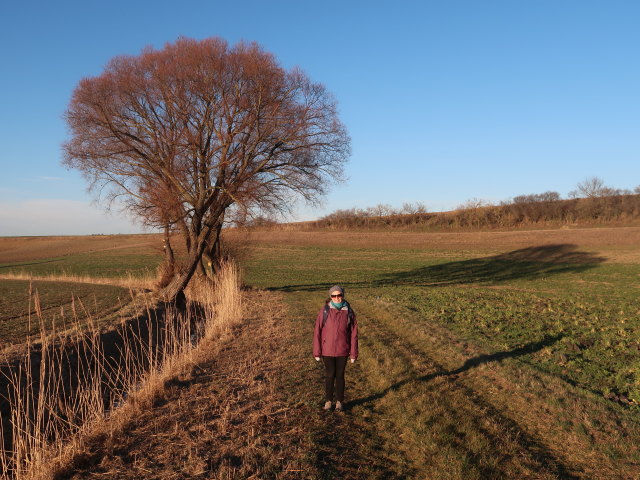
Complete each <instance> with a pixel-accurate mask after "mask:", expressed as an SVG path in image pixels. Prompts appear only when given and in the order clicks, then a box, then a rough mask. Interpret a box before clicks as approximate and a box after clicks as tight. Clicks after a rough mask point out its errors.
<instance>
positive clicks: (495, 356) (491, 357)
mask: <svg viewBox="0 0 640 480" xmlns="http://www.w3.org/2000/svg"><path fill="white" fill-rule="evenodd" d="M563 337H564V334H558V335H553V336H550V337H545V338H544V339H542V340H540V341H538V342H532V343H528V344H526V345H524V346H522V347H519V348H515V349H513V350H507V351H503V352H496V353H491V354H484V355H479V356H477V357H474V358H470V359H468V360H467V361H465V362H464V364H462V365H461V366H460V367H458V368H456V369H454V370H450V371H448V372H447V371H436V372H433V373H429V374H427V375H422V376H420V377H410V378H406V379H404V380H401V381H399V382H396V383H394V384H393V385H390V386H389V387H387V388H385V389H384V390H382V391H380V392H378V393H374V394H372V395H369V396H367V397H364V398H359V399H355V400H351V401H350V402H347V403H346V404H345V408H347V409H350V408H353V407H355V406H358V405H364V404H367V403H370V402H374V401H376V400H380V399H381V398H383V397H384V396H385V395H387V394H388V393H390V392H393V391H396V390H399V389H401V388H402V387H403V386H405V385H407V384H408V383H412V382H428V381H430V380H433V379H435V378H438V377H447V376H455V375H458V374H460V373H463V372H466V371H467V370H470V369H472V368H476V367H478V366H479V365H482V364H485V363H493V362H501V361H503V360H504V359H506V358H517V357H521V356H523V355H529V354H531V353H535V352H537V351H539V350H542V349H543V348H546V347H549V346H551V345H553V344H555V343H557V342H558V341H560V340H561V339H562V338H563Z"/></svg>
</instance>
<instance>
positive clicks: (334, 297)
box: [331, 291, 342, 303]
mask: <svg viewBox="0 0 640 480" xmlns="http://www.w3.org/2000/svg"><path fill="white" fill-rule="evenodd" d="M331 301H332V302H335V303H340V302H341V301H342V293H340V292H339V291H335V292H331Z"/></svg>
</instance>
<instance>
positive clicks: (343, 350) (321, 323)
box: [313, 285, 358, 412]
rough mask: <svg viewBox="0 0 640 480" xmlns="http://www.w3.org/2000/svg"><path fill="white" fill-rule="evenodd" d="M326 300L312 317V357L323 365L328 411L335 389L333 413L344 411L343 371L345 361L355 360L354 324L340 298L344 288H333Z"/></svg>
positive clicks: (346, 306)
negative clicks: (313, 323)
mask: <svg viewBox="0 0 640 480" xmlns="http://www.w3.org/2000/svg"><path fill="white" fill-rule="evenodd" d="M329 296H330V298H329V299H327V301H326V302H325V305H324V307H323V308H322V309H320V312H318V316H317V318H316V328H315V331H314V334H313V356H314V357H315V359H316V360H317V361H318V362H319V361H320V358H322V361H323V362H324V368H325V374H326V375H325V382H324V387H325V400H326V402H325V404H324V409H325V410H330V409H331V406H332V402H333V394H334V390H335V396H336V412H341V411H342V410H343V409H344V405H343V404H344V370H345V367H346V365H347V358H349V357H350V358H351V363H354V362H355V361H356V359H357V358H358V323H357V322H356V314H355V313H354V311H353V310H352V309H351V306H350V305H349V302H347V301H346V300H345V298H344V288H342V287H341V286H340V285H335V286H333V287H331V288H330V289H329Z"/></svg>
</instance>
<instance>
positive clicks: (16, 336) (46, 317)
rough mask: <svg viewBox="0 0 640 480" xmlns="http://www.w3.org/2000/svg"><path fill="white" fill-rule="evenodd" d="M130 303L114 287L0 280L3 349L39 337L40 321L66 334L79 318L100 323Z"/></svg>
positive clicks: (122, 291)
mask: <svg viewBox="0 0 640 480" xmlns="http://www.w3.org/2000/svg"><path fill="white" fill-rule="evenodd" d="M36 299H37V300H36ZM130 300H131V296H130V292H129V291H128V290H126V289H124V288H121V287H116V286H111V285H93V284H87V283H70V282H47V281H34V282H29V281H26V280H0V345H1V344H3V343H4V344H6V343H16V342H21V341H23V340H24V338H25V337H26V336H27V335H39V334H40V328H41V325H40V320H39V318H42V319H43V321H44V322H45V323H44V327H45V328H47V329H50V328H52V326H53V325H54V324H55V327H56V328H57V329H58V330H63V329H64V328H65V326H71V325H72V324H73V323H74V322H75V321H77V320H78V319H79V318H81V319H86V318H87V317H88V316H91V317H92V318H93V319H94V320H95V321H96V322H98V321H99V320H100V319H101V318H104V317H106V316H108V315H109V314H110V313H113V312H115V311H116V310H117V309H118V308H119V307H121V306H123V305H125V304H127V303H128V302H129V301H130ZM39 313H40V314H41V315H40V317H39V316H38V314H39Z"/></svg>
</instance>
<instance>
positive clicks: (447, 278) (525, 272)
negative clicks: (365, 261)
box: [379, 244, 606, 286]
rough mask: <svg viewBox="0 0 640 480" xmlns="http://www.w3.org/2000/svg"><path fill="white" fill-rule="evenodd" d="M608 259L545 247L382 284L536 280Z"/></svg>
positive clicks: (432, 268) (392, 276) (385, 279)
mask: <svg viewBox="0 0 640 480" xmlns="http://www.w3.org/2000/svg"><path fill="white" fill-rule="evenodd" d="M605 260H606V258H604V257H600V256H598V255H595V254H593V253H589V252H581V251H578V250H577V249H576V245H572V244H557V245H542V246H538V247H527V248H522V249H519V250H514V251H512V252H507V253H502V254H500V255H494V256H491V257H485V258H474V259H470V260H463V261H459V262H449V263H444V264H440V265H429V266H426V267H420V268H416V269H414V270H409V271H406V272H400V273H394V274H390V275H387V276H385V277H382V278H381V279H380V280H379V283H381V284H389V283H393V284H413V285H439V286H442V285H445V286H446V285H459V284H468V283H500V282H507V281H511V280H518V279H527V280H534V279H537V278H542V277H547V276H550V275H558V274H562V273H580V272H583V271H585V270H589V269H591V268H594V267H595V266H597V265H598V264H600V263H602V262H604V261H605Z"/></svg>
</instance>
